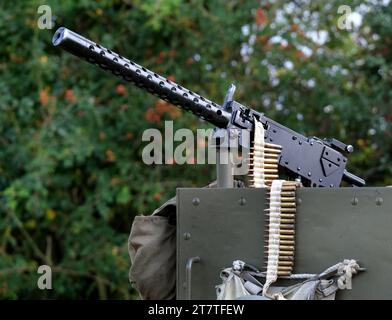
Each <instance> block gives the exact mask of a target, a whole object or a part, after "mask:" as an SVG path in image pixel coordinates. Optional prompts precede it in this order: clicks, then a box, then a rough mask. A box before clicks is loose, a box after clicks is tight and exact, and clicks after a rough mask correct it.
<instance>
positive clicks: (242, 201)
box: [238, 197, 246, 206]
mask: <svg viewBox="0 0 392 320" xmlns="http://www.w3.org/2000/svg"><path fill="white" fill-rule="evenodd" d="M238 203H239V204H240V206H244V205H245V204H246V199H245V198H243V197H241V198H240V200H238Z"/></svg>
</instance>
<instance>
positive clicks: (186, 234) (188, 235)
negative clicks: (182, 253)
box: [182, 232, 191, 240]
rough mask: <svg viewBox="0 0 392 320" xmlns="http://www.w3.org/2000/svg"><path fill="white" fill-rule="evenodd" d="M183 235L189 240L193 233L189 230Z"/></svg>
mask: <svg viewBox="0 0 392 320" xmlns="http://www.w3.org/2000/svg"><path fill="white" fill-rule="evenodd" d="M182 237H183V238H184V240H189V239H190V238H191V234H190V233H189V232H184V234H183V235H182Z"/></svg>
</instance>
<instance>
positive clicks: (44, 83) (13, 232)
mask: <svg viewBox="0 0 392 320" xmlns="http://www.w3.org/2000/svg"><path fill="white" fill-rule="evenodd" d="M43 4H45V5H49V6H50V7H51V9H52V14H53V21H54V27H53V29H51V30H47V29H43V30H42V29H39V28H38V26H37V20H38V19H39V17H40V16H41V15H42V14H39V13H38V12H37V9H38V7H39V6H40V5H43ZM341 5H346V6H349V9H350V10H351V14H347V13H349V11H347V7H344V8H345V9H346V10H345V11H342V12H340V13H338V12H339V7H340V6H341ZM62 25H64V26H66V27H68V28H70V29H71V30H74V31H76V32H78V33H81V34H82V35H85V36H86V37H88V38H90V39H92V40H94V41H96V42H98V43H100V44H102V45H104V46H106V47H107V48H111V49H114V50H115V51H116V52H118V53H121V54H122V55H123V56H126V57H128V58H130V59H133V60H135V61H136V62H138V63H139V64H142V65H145V66H146V67H148V68H150V69H152V70H154V71H156V72H158V73H160V74H162V75H164V76H167V77H169V78H170V79H172V80H175V81H176V82H178V83H180V84H182V85H184V86H185V87H187V88H189V89H191V90H193V91H196V92H198V93H200V94H202V95H204V96H206V97H208V98H210V99H212V100H214V101H216V102H217V103H220V102H222V101H223V98H224V94H225V92H226V90H227V88H228V86H229V84H230V83H231V82H234V83H235V84H236V85H237V92H236V97H235V98H236V100H237V101H239V102H241V103H242V104H244V105H248V106H249V107H252V108H254V109H257V110H259V111H263V112H265V113H266V114H267V115H268V116H269V117H271V118H273V119H275V120H277V121H279V122H281V123H282V124H284V125H285V126H288V127H290V128H292V129H294V130H296V131H299V132H302V133H304V134H305V135H308V136H311V135H315V136H319V137H335V138H337V139H340V140H342V141H344V142H346V143H351V144H353V145H354V147H355V148H356V150H355V152H354V153H353V154H352V155H351V156H350V161H349V170H350V171H352V172H353V173H355V174H357V175H359V176H361V177H363V178H365V179H366V180H367V182H368V186H384V185H388V184H392V176H391V172H392V165H391V160H392V154H391V150H392V139H391V135H392V134H391V123H392V108H391V98H392V90H391V89H390V86H391V83H392V68H391V64H392V53H391V48H392V6H391V5H390V4H389V1H376V0H374V1H373V0H372V1H364V0H363V1H332V0H330V1H328V2H326V1H321V0H312V1H310V0H306V1H299V0H298V1H279V0H276V1H251V0H246V1H245V0H214V1H207V0H187V1H185V0H160V1H159V0H143V1H142V0H102V1H89V0H79V1H73V0H72V1H71V0H61V1H60V0H53V1H50V0H46V1H35V0H33V1H11V0H3V1H1V3H0V43H1V46H0V74H1V76H0V111H1V112H0V132H1V134H0V197H1V200H0V217H1V218H0V297H1V298H8V299H16V298H20V299H31V298H38V299H40V298H73V299H79V298H83V299H95V298H100V299H132V298H137V294H136V292H135V291H134V290H133V289H132V288H131V286H130V285H129V282H128V269H129V266H130V260H129V256H128V252H127V237H128V234H129V231H130V227H131V223H132V219H133V217H134V216H135V215H138V214H150V213H151V212H152V211H153V210H154V209H155V208H156V207H158V206H159V205H160V204H162V203H163V202H164V201H165V200H167V199H169V198H170V197H172V196H173V195H175V190H176V188H177V187H196V186H197V187H200V186H203V185H205V184H207V183H208V182H210V181H212V180H213V179H214V176H215V168H214V166H213V165H177V164H171V165H170V164H166V165H157V166H147V165H145V164H144V163H143V162H142V159H141V152H142V149H143V147H144V145H145V143H143V142H142V139H141V135H142V132H143V130H145V129H147V128H158V129H160V130H162V128H163V127H164V120H174V124H175V128H184V127H185V128H191V129H192V130H196V128H208V127H210V126H209V125H208V124H206V123H202V122H200V121H199V120H198V119H196V118H195V117H194V116H193V115H191V114H186V113H184V112H182V111H180V110H178V109H177V108H175V107H173V106H170V105H168V104H167V103H165V102H163V101H160V100H157V99H156V98H154V97H153V96H150V95H149V94H147V93H146V92H143V91H141V90H140V89H137V88H134V87H132V86H131V85H128V84H126V83H122V82H121V81H120V80H119V79H117V78H116V77H113V76H112V75H110V74H106V73H104V72H103V71H101V70H100V69H98V68H94V67H93V66H91V65H88V64H87V63H84V62H82V61H80V60H79V59H76V58H74V57H72V56H70V55H69V54H67V53H65V52H63V51H62V50H60V49H59V48H54V47H53V46H52V45H51V37H52V35H53V33H54V31H55V29H56V28H57V27H58V26H62ZM42 264H47V265H50V266H52V271H53V282H52V286H53V289H52V290H39V289H38V288H37V279H38V276H39V275H37V268H38V266H39V265H42Z"/></svg>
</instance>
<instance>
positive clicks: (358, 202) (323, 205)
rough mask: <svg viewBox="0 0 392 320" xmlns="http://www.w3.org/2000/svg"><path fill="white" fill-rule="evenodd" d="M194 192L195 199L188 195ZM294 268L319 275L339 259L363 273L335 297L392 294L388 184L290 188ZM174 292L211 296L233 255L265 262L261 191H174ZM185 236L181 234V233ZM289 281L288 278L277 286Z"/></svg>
mask: <svg viewBox="0 0 392 320" xmlns="http://www.w3.org/2000/svg"><path fill="white" fill-rule="evenodd" d="M195 198H197V199H198V202H197V205H195V204H194V203H193V202H192V200H193V199H195ZM297 200H298V206H297V217H296V254H295V267H294V272H295V273H320V272H322V271H324V270H325V269H326V268H328V267H330V266H332V265H334V264H335V263H338V262H341V261H342V260H343V259H356V260H357V261H359V263H360V265H361V266H362V267H365V268H366V271H365V272H362V273H360V274H358V275H355V276H354V277H353V280H352V285H353V289H352V290H345V291H339V292H338V295H337V298H338V299H391V298H392V290H391V283H392V273H391V272H390V270H391V265H392V233H391V229H392V188H334V189H329V188H301V189H299V190H298V191H297ZM177 203H178V204H177V297H178V298H179V299H185V298H186V292H187V290H186V289H187V287H186V283H185V279H186V274H185V270H186V268H185V267H186V262H187V260H188V259H189V258H191V257H194V256H198V257H200V263H198V264H197V265H195V266H194V268H193V271H192V288H191V289H192V298H193V299H216V294H215V285H218V284H220V283H221V280H220V278H219V273H220V270H222V269H223V268H227V267H230V266H231V264H232V262H233V261H234V260H238V259H239V260H243V261H244V262H247V263H249V264H251V265H254V266H255V267H257V268H259V269H262V268H263V265H264V261H263V259H264V223H265V216H264V213H263V209H264V207H265V190H264V189H219V188H216V189H214V188H212V189H178V191H177ZM184 234H187V237H184ZM288 284H293V281H289V282H285V283H282V282H279V283H278V285H288Z"/></svg>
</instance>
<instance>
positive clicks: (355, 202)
mask: <svg viewBox="0 0 392 320" xmlns="http://www.w3.org/2000/svg"><path fill="white" fill-rule="evenodd" d="M351 204H352V205H353V206H356V205H357V204H358V198H357V197H354V198H352V199H351Z"/></svg>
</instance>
